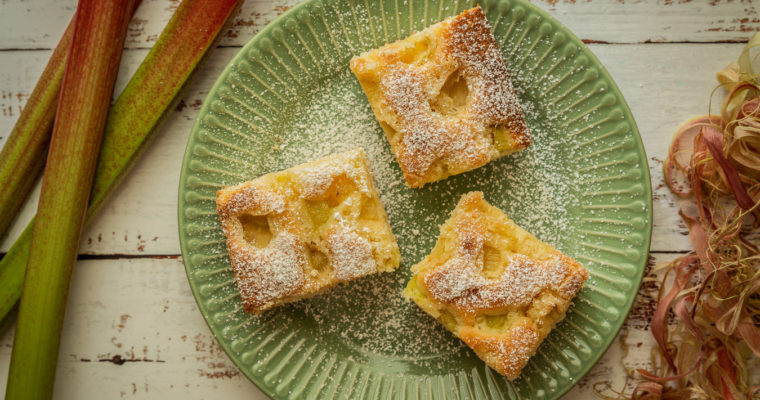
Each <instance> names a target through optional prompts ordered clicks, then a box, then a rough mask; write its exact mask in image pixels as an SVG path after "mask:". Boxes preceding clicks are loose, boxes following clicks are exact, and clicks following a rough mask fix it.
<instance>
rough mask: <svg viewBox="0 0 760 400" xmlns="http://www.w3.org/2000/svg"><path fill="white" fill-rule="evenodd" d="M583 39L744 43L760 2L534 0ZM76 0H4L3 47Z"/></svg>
mask: <svg viewBox="0 0 760 400" xmlns="http://www.w3.org/2000/svg"><path fill="white" fill-rule="evenodd" d="M298 2H299V0H272V1H267V0H249V1H246V2H245V4H244V5H243V9H242V10H241V12H240V15H239V16H238V17H237V18H236V19H235V21H234V23H233V25H232V27H231V28H230V30H229V31H228V32H227V33H226V34H225V36H224V38H223V40H222V42H221V45H222V46H241V45H243V44H245V42H247V41H248V38H250V37H251V36H252V35H253V34H255V33H256V32H258V31H259V30H260V29H261V28H262V27H264V26H265V25H266V24H267V23H269V22H270V21H271V20H272V19H274V18H275V17H277V16H278V15H279V14H281V13H282V12H284V11H285V10H287V9H288V8H289V7H292V6H293V5H295V4H297V3H298ZM532 2H533V3H535V4H536V5H537V6H539V7H541V8H543V9H544V10H546V11H548V12H549V13H550V14H552V15H553V16H555V17H556V18H558V19H559V20H560V21H562V23H564V24H565V25H567V26H568V27H569V28H570V29H571V30H572V31H573V32H575V34H576V35H578V36H579V37H580V38H581V39H584V40H587V41H592V42H607V43H645V42H685V41H686V42H715V41H743V40H747V38H749V36H750V35H751V34H752V32H754V31H756V30H758V29H760V3H757V0H754V1H753V0H742V1H732V0H711V1H708V0H664V1H663V0H533V1H532ZM178 3H179V2H178V0H144V1H143V4H142V5H141V6H140V8H139V9H138V10H137V14H136V15H135V18H134V19H133V21H132V24H131V25H130V30H129V35H128V37H127V42H126V46H127V47H128V48H146V47H150V46H151V45H152V44H153V43H154V42H155V41H156V38H157V37H158V34H159V33H160V32H161V29H162V28H163V27H164V25H166V22H167V21H168V20H169V17H170V16H171V13H172V12H173V11H174V9H176V7H177V4H178ZM75 4H76V1H74V0H62V1H57V0H2V3H0V7H2V11H3V12H2V13H0V50H2V49H50V48H52V47H53V46H55V43H56V42H57V40H58V38H59V37H60V35H61V32H63V30H64V28H65V24H66V21H68V20H69V19H70V18H71V15H73V13H74V5H75Z"/></svg>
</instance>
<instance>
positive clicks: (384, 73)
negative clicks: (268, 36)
mask: <svg viewBox="0 0 760 400" xmlns="http://www.w3.org/2000/svg"><path fill="white" fill-rule="evenodd" d="M423 36H424V37H425V38H426V39H427V40H430V41H434V42H436V43H434V44H431V45H429V47H430V48H431V49H432V50H430V54H428V55H426V56H425V57H426V58H425V61H424V62H421V63H419V64H418V63H416V62H414V63H408V62H404V61H401V60H396V59H397V58H400V57H399V56H397V55H395V53H394V51H395V49H396V48H395V47H385V48H381V49H379V50H377V51H375V52H370V53H366V54H363V55H362V56H361V57H360V58H358V59H355V60H354V61H352V63H355V65H354V64H352V65H354V67H353V68H354V69H355V71H356V72H357V76H359V77H360V79H364V80H372V79H374V78H368V77H369V76H374V74H380V80H379V88H380V91H381V92H382V94H383V95H384V97H383V98H382V100H381V99H379V98H375V104H374V106H375V107H377V108H378V110H376V114H377V115H378V116H379V118H381V119H383V122H385V123H386V124H388V126H390V127H392V128H393V129H395V130H396V131H398V132H400V133H399V135H400V140H398V141H397V142H396V143H395V145H394V147H393V151H394V152H395V153H396V157H397V158H398V162H399V163H400V164H401V166H402V169H403V170H404V172H405V177H406V179H407V182H408V183H409V184H410V185H411V186H413V187H419V186H421V185H422V184H424V183H426V182H431V181H435V180H439V179H442V178H445V177H446V176H447V175H449V174H457V173H461V172H464V171H468V170H471V169H473V168H477V167H480V166H482V165H484V164H486V163H487V162H489V161H490V160H492V159H494V158H497V157H499V156H500V155H503V154H506V153H508V152H512V151H516V150H519V149H522V148H524V147H526V146H527V145H529V144H530V142H531V136H530V132H529V129H528V127H527V125H526V123H525V119H524V116H523V112H522V109H521V107H520V103H519V102H518V100H517V96H516V95H515V92H514V89H513V87H512V84H511V82H510V78H509V74H508V72H507V69H506V67H505V65H504V62H503V60H502V58H501V54H500V53H499V50H498V48H497V47H496V44H495V41H494V37H493V34H492V33H491V27H490V25H489V24H488V21H487V20H486V19H485V16H484V15H483V13H482V10H481V9H480V8H479V7H478V8H475V9H472V10H468V11H465V12H464V13H463V14H461V15H459V16H456V17H453V18H450V19H447V20H445V21H443V22H441V23H439V24H436V25H434V26H432V27H430V28H428V29H426V30H425V31H423V32H421V33H419V34H416V35H415V36H413V37H414V38H416V39H414V40H419V38H420V37H423ZM397 45H398V43H396V44H393V45H389V46H397ZM400 48H404V47H400ZM399 51H401V50H399ZM374 57H378V58H380V59H383V60H382V61H383V62H387V63H390V64H389V65H387V66H384V67H382V68H380V67H378V66H377V64H378V62H375V61H372V59H373V58H374ZM389 60H393V61H389ZM370 65H371V66H373V67H368V66H370ZM372 68H376V69H377V71H375V72H374V73H373V74H370V73H366V72H365V70H367V69H372ZM455 74H458V75H457V79H459V78H460V77H461V79H465V80H466V84H467V88H468V93H469V94H468V95H467V100H466V104H465V105H464V107H465V111H464V112H463V113H458V114H455V115H447V114H442V113H439V112H436V111H435V110H433V109H431V104H432V103H433V101H434V99H435V98H436V96H438V95H439V93H440V92H441V91H442V87H443V86H444V84H445V82H446V81H447V77H448V76H453V75H455ZM362 77H363V78H362ZM364 80H363V82H364ZM367 84H369V83H367ZM368 93H369V92H368ZM383 108H387V109H388V110H389V111H390V114H389V113H388V112H386V111H385V110H383ZM497 127H507V129H508V130H509V131H510V132H511V141H512V143H511V144H510V145H511V147H510V148H509V150H506V149H499V148H498V146H496V144H495V139H494V137H493V136H492V134H493V132H492V131H493V130H494V129H496V128H497ZM394 140H396V139H394ZM434 163H438V164H436V165H437V167H435V168H434ZM440 163H442V164H440ZM439 164H440V165H439Z"/></svg>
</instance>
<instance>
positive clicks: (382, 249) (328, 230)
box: [216, 149, 401, 313]
mask: <svg viewBox="0 0 760 400" xmlns="http://www.w3.org/2000/svg"><path fill="white" fill-rule="evenodd" d="M216 205H217V212H218V214H219V221H220V223H221V225H222V230H223V232H224V236H225V237H226V238H227V251H228V252H229V256H230V262H231V264H232V269H233V271H234V274H235V280H236V282H237V285H238V289H239V291H240V297H241V298H242V300H243V306H244V308H245V310H246V311H247V312H249V313H260V312H262V311H264V310H267V309H270V308H272V307H276V306H279V305H281V304H284V303H288V302H292V301H296V300H300V299H304V298H307V297H311V296H314V295H316V294H318V293H322V292H324V291H325V290H327V289H329V288H330V287H332V286H334V285H336V284H337V283H340V282H347V281H350V280H353V279H357V278H360V277H362V276H365V275H369V274H373V273H376V272H382V271H393V270H395V269H396V268H398V265H399V262H400V259H401V256H400V253H399V250H398V245H397V243H396V237H395V236H394V235H393V232H391V228H390V225H388V220H387V217H386V215H385V209H384V208H383V205H382V203H381V202H380V199H379V197H378V194H377V190H376V189H375V185H374V183H373V181H372V176H371V175H370V172H369V166H368V163H367V158H366V156H365V155H364V152H363V151H362V150H360V149H356V150H351V151H347V152H344V153H339V154H334V155H330V156H328V157H324V158H321V159H318V160H315V161H311V162H308V163H306V164H302V165H298V166H296V167H293V168H290V169H287V170H284V171H280V172H276V173H271V174H268V175H264V176H261V177H259V178H257V179H254V180H252V181H248V182H244V183H241V184H238V185H235V186H230V187H224V188H222V189H221V190H219V191H218V192H217V199H216Z"/></svg>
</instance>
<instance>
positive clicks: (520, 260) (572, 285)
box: [405, 192, 588, 379]
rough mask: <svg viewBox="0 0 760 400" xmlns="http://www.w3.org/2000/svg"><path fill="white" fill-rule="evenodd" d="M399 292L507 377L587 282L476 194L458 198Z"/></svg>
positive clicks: (575, 266)
mask: <svg viewBox="0 0 760 400" xmlns="http://www.w3.org/2000/svg"><path fill="white" fill-rule="evenodd" d="M412 271H413V272H414V276H413V277H412V280H413V281H414V282H413V283H412V282H410V284H409V286H408V287H407V290H406V292H405V294H406V295H407V297H410V298H412V299H413V300H414V301H415V302H417V304H418V305H419V306H420V307H421V308H422V309H423V310H425V311H426V312H428V313H429V314H431V315H433V316H434V317H436V318H438V319H439V320H441V321H442V322H444V324H445V325H446V326H447V328H449V329H450V330H452V331H453V332H454V333H455V334H456V335H457V336H458V337H459V338H460V339H462V340H463V341H464V342H465V343H466V344H467V345H468V346H470V347H471V348H472V349H473V350H474V351H475V352H476V353H477V354H478V356H480V358H482V359H483V360H484V361H485V362H486V363H487V364H488V365H489V366H490V367H491V368H493V369H495V370H496V371H498V372H499V373H501V374H503V375H505V376H507V377H508V378H509V379H515V378H516V377H517V376H518V375H519V372H520V370H521V369H522V368H523V367H524V366H525V364H526V363H527V362H528V359H529V358H530V356H532V355H533V353H535V351H536V350H537V348H538V345H539V344H540V343H541V341H542V340H543V339H544V338H545V337H546V335H547V334H548V333H549V331H550V330H551V329H552V327H553V326H554V324H556V323H557V322H558V321H560V320H561V319H562V318H563V317H564V313H565V311H566V310H567V308H568V307H569V305H570V302H571V300H572V298H573V297H574V296H575V294H576V293H577V292H578V291H579V290H580V288H581V287H582V285H583V282H584V281H585V280H586V278H587V277H588V272H587V271H586V270H585V268H583V266H581V265H580V264H579V263H578V262H576V261H575V260H573V259H571V258H569V257H567V256H565V255H564V254H562V253H561V252H559V251H558V250H556V249H554V248H553V247H551V246H550V245H548V244H546V243H543V242H541V241H540V240H538V239H537V238H535V237H534V236H533V235H531V234H529V233H528V232H526V231H525V230H523V229H522V228H520V227H519V226H517V225H515V223H514V222H512V221H511V220H509V218H507V216H506V215H504V213H502V212H501V211H500V210H498V209H497V208H495V207H493V206H491V205H490V204H488V203H487V202H486V201H485V200H484V199H483V195H482V193H480V192H472V193H468V194H466V195H464V196H463V197H462V199H461V200H460V201H459V204H458V205H457V207H456V208H455V209H454V211H453V212H452V215H451V217H450V218H449V219H448V220H447V221H446V223H445V224H444V225H443V226H442V227H441V236H440V237H439V239H438V243H437V244H436V246H435V248H434V249H433V251H432V252H431V253H430V255H428V256H427V257H425V259H423V260H422V261H421V262H420V263H419V264H417V265H415V266H414V267H412Z"/></svg>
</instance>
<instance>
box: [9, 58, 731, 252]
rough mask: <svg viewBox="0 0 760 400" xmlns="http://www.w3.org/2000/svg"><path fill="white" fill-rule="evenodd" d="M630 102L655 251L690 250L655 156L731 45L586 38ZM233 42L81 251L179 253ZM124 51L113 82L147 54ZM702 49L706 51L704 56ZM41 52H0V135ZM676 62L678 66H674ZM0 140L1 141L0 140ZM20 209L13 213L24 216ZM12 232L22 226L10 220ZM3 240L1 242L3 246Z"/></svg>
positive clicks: (703, 98)
mask: <svg viewBox="0 0 760 400" xmlns="http://www.w3.org/2000/svg"><path fill="white" fill-rule="evenodd" d="M591 48H592V50H593V51H594V52H595V53H596V54H597V55H598V56H599V58H600V59H601V61H602V63H603V64H604V65H606V66H607V68H608V69H609V71H610V73H611V75H612V76H613V77H614V79H615V81H616V82H617V83H618V85H619V86H620V88H621V90H622V91H623V94H624V95H625V97H626V99H627V100H628V103H629V105H630V106H631V109H632V110H633V113H634V116H635V118H636V121H637V123H638V126H639V129H640V131H641V135H642V137H643V140H644V143H645V147H646V151H647V154H648V157H649V163H650V170H651V173H652V184H653V187H654V188H655V192H654V194H655V196H654V213H655V215H654V240H653V245H652V249H653V250H657V251H674V250H688V249H690V244H689V242H688V239H687V238H686V236H685V233H686V230H685V227H684V226H683V225H682V224H681V223H680V220H679V218H678V216H677V214H676V207H677V206H676V201H675V199H674V198H673V196H672V195H671V194H670V193H669V191H668V189H667V188H666V187H664V186H663V184H662V173H661V161H662V159H663V158H664V157H665V155H666V154H667V146H668V144H669V142H670V137H671V134H672V132H673V131H674V130H675V129H676V127H677V126H678V125H679V124H680V123H681V122H683V121H685V120H687V119H688V118H690V117H692V116H695V115H698V114H702V113H705V112H706V111H707V106H708V97H707V96H708V95H709V93H710V92H711V91H712V89H713V88H714V86H715V83H714V73H715V71H717V70H718V69H720V68H721V67H722V66H723V65H724V63H726V62H727V61H729V60H731V59H733V58H735V57H736V56H737V55H738V53H739V51H740V50H741V45H738V44H669V45H620V46H606V45H592V46H591ZM236 51H237V49H235V48H223V49H219V50H218V51H217V52H215V53H214V54H213V56H212V58H211V59H209V62H208V63H206V64H205V65H204V67H203V69H202V71H200V74H199V75H198V76H197V79H195V80H194V81H193V83H192V84H191V85H190V87H189V88H188V90H187V92H186V93H185V96H184V98H183V105H181V106H180V107H179V108H178V109H177V110H175V111H173V112H172V115H170V116H169V118H168V119H167V121H166V123H165V125H164V126H163V127H162V128H161V131H160V132H159V133H158V135H157V138H156V140H155V142H153V143H152V144H151V146H150V147H149V148H148V150H147V151H146V152H145V154H144V155H143V157H142V159H141V160H140V161H139V162H138V164H137V165H136V166H135V168H134V170H133V171H132V173H131V174H130V175H129V176H128V177H127V179H126V180H125V182H124V183H123V184H122V186H121V188H120V189H119V190H118V191H117V192H116V193H115V195H114V197H113V199H112V200H111V201H110V202H108V204H107V205H106V206H105V208H104V210H103V212H102V213H101V215H100V217H99V218H98V219H97V220H96V221H95V222H94V223H93V225H92V226H91V227H90V228H89V229H87V230H86V232H85V234H84V237H83V240H82V247H81V251H82V252H83V253H88V254H113V253H118V254H177V253H178V252H179V244H178V239H177V222H176V204H177V202H176V198H177V185H178V180H179V169H180V165H181V162H182V156H183V153H184V148H185V143H186V140H187V136H188V135H189V132H190V128H191V127H192V124H193V120H194V118H195V116H196V114H197V112H198V109H199V108H200V105H201V102H202V101H203V99H204V97H205V95H206V94H207V91H208V88H210V87H211V85H212V84H213V82H214V81H215V80H216V78H217V76H218V75H219V73H220V71H221V70H222V68H223V67H224V66H225V65H226V64H227V63H228V62H229V60H230V59H231V58H232V57H233V56H234V54H235V53H236ZM145 52H146V51H145V50H130V51H127V52H126V53H125V55H124V61H123V63H122V73H121V74H120V80H119V82H118V87H119V89H118V90H120V88H122V87H123V86H124V85H125V84H126V77H128V76H129V75H131V73H132V71H134V69H135V68H137V65H138V64H139V62H140V61H141V60H142V58H143V57H144V55H145ZM704 54H711V57H709V58H705V57H704V56H703V55H704ZM46 55H47V52H42V51H33V52H27V51H22V52H6V53H3V56H2V57H0V109H3V110H15V111H11V112H8V113H0V114H2V115H0V132H3V133H0V136H4V135H5V132H9V131H10V129H11V127H12V124H13V122H14V121H15V120H16V118H17V116H18V111H17V110H18V109H19V108H20V107H21V106H22V105H23V103H24V101H25V100H26V96H27V95H28V93H29V91H30V88H31V87H32V86H33V85H34V82H35V81H36V79H37V75H36V74H37V73H38V72H37V71H32V72H29V70H35V69H41V68H42V65H43V64H44V59H45V58H46ZM675 65H678V67H674V66H675ZM4 139H5V138H4V137H2V138H0V145H1V144H2V142H3V141H4ZM33 211H34V206H33V205H30V206H29V207H27V208H26V209H25V210H24V212H23V215H22V217H21V220H22V221H23V220H25V219H28V218H30V217H31V215H32V213H33ZM14 229H15V230H14V231H13V232H12V233H11V236H12V237H13V236H15V235H17V234H19V233H20V229H21V228H20V224H17V225H16V227H15V228H14ZM8 246H9V243H8V242H7V241H6V243H4V244H3V245H2V247H0V251H4V250H5V249H7V248H8Z"/></svg>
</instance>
